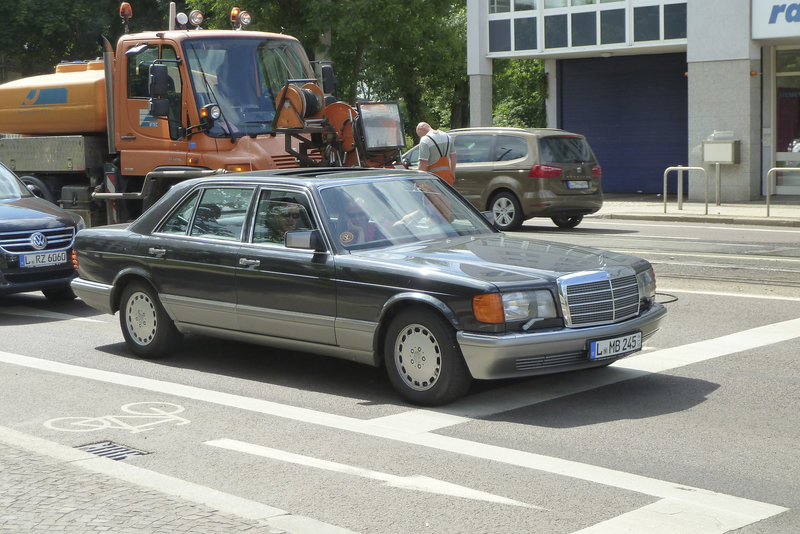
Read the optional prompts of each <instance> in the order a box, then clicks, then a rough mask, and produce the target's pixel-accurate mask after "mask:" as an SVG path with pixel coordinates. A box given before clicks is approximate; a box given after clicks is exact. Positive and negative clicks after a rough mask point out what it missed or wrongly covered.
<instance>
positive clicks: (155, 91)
mask: <svg viewBox="0 0 800 534" xmlns="http://www.w3.org/2000/svg"><path fill="white" fill-rule="evenodd" d="M149 75H150V96H151V97H152V98H159V97H162V96H166V94H167V91H168V90H169V82H168V80H169V74H168V73H167V66H166V65H164V64H163V63H153V64H152V65H150V70H149Z"/></svg>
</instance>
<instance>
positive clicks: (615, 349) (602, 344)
mask: <svg viewBox="0 0 800 534" xmlns="http://www.w3.org/2000/svg"><path fill="white" fill-rule="evenodd" d="M641 348H642V333H641V332H636V333H633V334H628V335H626V336H620V337H615V338H611V339H601V340H599V341H592V342H591V343H589V359H590V360H602V359H603V358H611V357H613V356H619V355H620V354H628V353H631V352H636V351H637V350H641Z"/></svg>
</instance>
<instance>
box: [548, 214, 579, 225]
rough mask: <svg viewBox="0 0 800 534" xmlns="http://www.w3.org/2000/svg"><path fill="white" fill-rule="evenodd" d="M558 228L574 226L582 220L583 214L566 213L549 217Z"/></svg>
mask: <svg viewBox="0 0 800 534" xmlns="http://www.w3.org/2000/svg"><path fill="white" fill-rule="evenodd" d="M550 219H551V220H552V221H553V223H554V224H555V225H556V226H558V227H559V228H575V227H576V226H578V225H579V224H580V223H581V221H582V220H583V215H568V216H565V217H550Z"/></svg>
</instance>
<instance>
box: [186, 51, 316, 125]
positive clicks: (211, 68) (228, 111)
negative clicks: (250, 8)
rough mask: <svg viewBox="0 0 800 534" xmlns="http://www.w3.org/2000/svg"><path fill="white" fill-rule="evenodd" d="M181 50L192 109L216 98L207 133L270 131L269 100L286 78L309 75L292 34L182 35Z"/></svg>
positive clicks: (311, 75) (272, 100)
mask: <svg viewBox="0 0 800 534" xmlns="http://www.w3.org/2000/svg"><path fill="white" fill-rule="evenodd" d="M184 52H185V57H186V63H187V66H188V68H189V72H190V73H191V80H192V86H193V87H194V91H195V94H196V95H197V106H198V108H201V107H203V106H205V105H206V104H210V103H216V104H218V105H219V107H220V109H221V111H222V117H221V118H220V119H219V120H218V121H216V122H215V123H214V126H213V128H211V130H210V131H209V132H208V134H209V135H211V136H212V137H241V136H244V135H258V134H264V133H269V132H271V131H272V118H273V117H274V116H275V101H276V100H277V98H278V92H279V91H280V90H281V88H282V87H283V86H284V84H285V83H286V80H287V79H303V78H305V79H309V78H314V73H313V71H312V70H311V65H310V64H309V61H308V57H307V56H306V53H305V51H304V50H303V47H302V46H300V43H298V42H297V41H294V40H292V39H280V38H258V37H220V38H209V39H202V40H201V39H198V40H187V41H186V42H185V43H184Z"/></svg>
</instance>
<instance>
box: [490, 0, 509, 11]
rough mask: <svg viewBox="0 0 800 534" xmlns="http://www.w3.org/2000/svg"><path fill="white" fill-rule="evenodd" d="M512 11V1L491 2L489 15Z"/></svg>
mask: <svg viewBox="0 0 800 534" xmlns="http://www.w3.org/2000/svg"><path fill="white" fill-rule="evenodd" d="M509 11H511V0H489V13H508V12H509Z"/></svg>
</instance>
